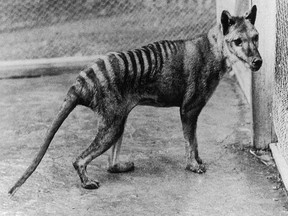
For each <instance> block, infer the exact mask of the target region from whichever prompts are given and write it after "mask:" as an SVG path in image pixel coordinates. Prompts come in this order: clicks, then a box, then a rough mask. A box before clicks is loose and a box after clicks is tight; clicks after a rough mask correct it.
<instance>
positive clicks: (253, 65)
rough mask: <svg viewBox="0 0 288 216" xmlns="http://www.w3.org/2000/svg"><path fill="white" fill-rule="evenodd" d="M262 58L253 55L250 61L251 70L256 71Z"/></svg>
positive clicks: (260, 64)
mask: <svg viewBox="0 0 288 216" xmlns="http://www.w3.org/2000/svg"><path fill="white" fill-rule="evenodd" d="M262 63H263V61H262V58H261V57H260V56H258V57H254V58H253V59H252V61H251V69H252V71H258V70H259V69H260V67H261V66H262Z"/></svg>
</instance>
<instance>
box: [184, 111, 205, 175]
mask: <svg viewBox="0 0 288 216" xmlns="http://www.w3.org/2000/svg"><path fill="white" fill-rule="evenodd" d="M201 109H202V107H201V108H197V109H193V110H189V111H184V110H183V109H181V111H180V115H181V121H182V127H183V133H184V138H185V140H186V146H185V150H186V155H185V156H186V163H187V164H186V170H189V171H192V172H196V173H204V172H205V171H206V168H205V166H204V164H203V162H202V160H201V158H200V157H199V153H198V143H197V137H196V128H197V119H198V116H199V114H200V112H201Z"/></svg>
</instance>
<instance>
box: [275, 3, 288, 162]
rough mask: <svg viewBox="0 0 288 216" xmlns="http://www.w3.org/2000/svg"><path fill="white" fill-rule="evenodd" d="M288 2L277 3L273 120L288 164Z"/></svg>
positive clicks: (279, 143)
mask: <svg viewBox="0 0 288 216" xmlns="http://www.w3.org/2000/svg"><path fill="white" fill-rule="evenodd" d="M287 11H288V1H286V0H278V1H277V14H276V19H277V34H276V72H275V83H274V94H273V118H274V126H275V131H276V134H277V137H278V147H279V148H280V151H281V153H282V155H283V156H284V158H285V159H286V162H287V163H288V71H287V69H288V61H287V58H288V41H287V38H288V15H287Z"/></svg>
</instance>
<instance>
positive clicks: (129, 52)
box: [127, 51, 137, 86]
mask: <svg viewBox="0 0 288 216" xmlns="http://www.w3.org/2000/svg"><path fill="white" fill-rule="evenodd" d="M127 53H128V55H129V57H130V59H131V62H132V71H131V72H132V73H133V77H132V80H131V85H132V86H133V85H134V84H135V80H136V77H137V64H136V60H135V56H134V54H133V52H132V51H128V52H127Z"/></svg>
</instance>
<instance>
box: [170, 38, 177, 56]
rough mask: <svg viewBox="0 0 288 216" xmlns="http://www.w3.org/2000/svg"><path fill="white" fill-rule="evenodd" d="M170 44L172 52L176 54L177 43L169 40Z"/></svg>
mask: <svg viewBox="0 0 288 216" xmlns="http://www.w3.org/2000/svg"><path fill="white" fill-rule="evenodd" d="M171 44H172V46H173V49H174V53H175V54H176V53H177V45H176V44H175V41H171Z"/></svg>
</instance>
